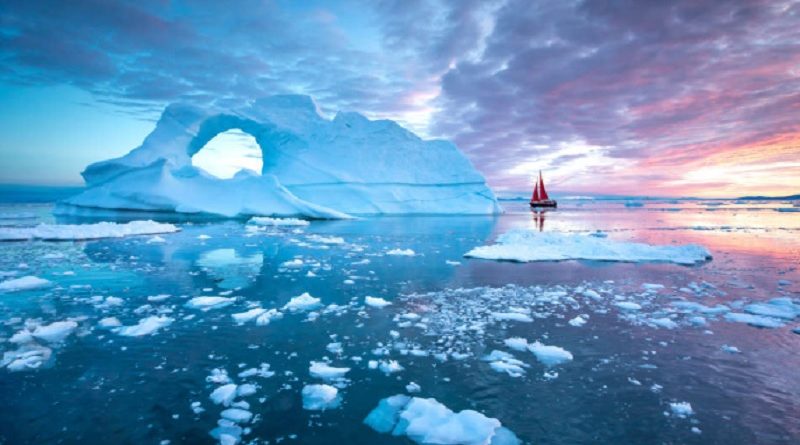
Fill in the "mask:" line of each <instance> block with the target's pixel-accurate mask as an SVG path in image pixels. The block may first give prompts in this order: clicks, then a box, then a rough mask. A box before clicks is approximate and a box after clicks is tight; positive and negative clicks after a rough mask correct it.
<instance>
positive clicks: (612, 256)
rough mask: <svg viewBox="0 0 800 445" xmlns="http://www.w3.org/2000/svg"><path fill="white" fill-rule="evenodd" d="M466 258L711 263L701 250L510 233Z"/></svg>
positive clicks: (553, 234)
mask: <svg viewBox="0 0 800 445" xmlns="http://www.w3.org/2000/svg"><path fill="white" fill-rule="evenodd" d="M464 256H466V257H469V258H482V259H488V260H504V261H517V262H531V261H561V260H595V261H624V262H651V261H652V262H671V263H677V264H684V265H691V264H698V263H702V262H705V261H708V260H709V259H711V253H709V251H708V250H707V249H706V248H705V247H702V246H698V245H695V244H687V245H683V246H655V245H650V244H643V243H634V242H625V241H614V240H610V239H606V238H596V237H591V236H586V235H582V234H568V233H558V232H532V231H529V230H521V229H515V230H510V231H508V232H506V233H504V234H502V235H500V236H499V237H497V240H496V241H495V244H493V245H488V246H480V247H476V248H474V249H472V250H470V251H469V252H467V253H466V254H465V255H464Z"/></svg>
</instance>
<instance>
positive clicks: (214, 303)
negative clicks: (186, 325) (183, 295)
mask: <svg viewBox="0 0 800 445" xmlns="http://www.w3.org/2000/svg"><path fill="white" fill-rule="evenodd" d="M234 301H236V298H235V297H194V298H192V299H191V300H189V301H187V302H186V307H188V308H192V309H200V310H201V311H203V312H205V311H210V310H212V309H220V308H223V307H225V306H228V305H230V304H233V302H234Z"/></svg>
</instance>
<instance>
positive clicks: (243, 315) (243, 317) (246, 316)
mask: <svg viewBox="0 0 800 445" xmlns="http://www.w3.org/2000/svg"><path fill="white" fill-rule="evenodd" d="M265 312H267V310H266V309H262V308H260V307H256V308H253V309H250V310H249V311H245V312H239V313H237V314H231V317H232V318H233V321H235V322H236V324H239V325H242V324H245V323H247V322H249V321H252V320H255V319H257V318H258V317H259V316H261V315H262V314H264V313H265Z"/></svg>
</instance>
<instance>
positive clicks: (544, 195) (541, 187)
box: [539, 170, 550, 201]
mask: <svg viewBox="0 0 800 445" xmlns="http://www.w3.org/2000/svg"><path fill="white" fill-rule="evenodd" d="M539 199H541V200H543V201H546V200H548V199H550V197H549V196H547V191H545V189H544V179H542V171H541V170H539Z"/></svg>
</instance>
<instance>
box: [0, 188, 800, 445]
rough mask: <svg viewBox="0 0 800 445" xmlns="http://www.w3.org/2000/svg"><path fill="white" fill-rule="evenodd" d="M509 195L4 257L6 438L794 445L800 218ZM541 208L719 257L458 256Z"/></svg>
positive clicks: (17, 209) (639, 239) (557, 223)
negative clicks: (489, 211) (486, 206)
mask: <svg viewBox="0 0 800 445" xmlns="http://www.w3.org/2000/svg"><path fill="white" fill-rule="evenodd" d="M521 204H522V205H516V204H514V203H513V202H512V203H508V202H505V203H504V207H505V208H506V209H507V210H509V212H508V213H507V214H504V215H501V216H495V217H486V216H472V217H458V218H453V217H436V216H421V215H420V216H413V217H411V216H409V217H379V218H371V217H368V218H361V219H352V220H338V221H319V220H311V221H310V222H307V223H298V222H292V224H289V223H288V222H286V221H283V222H276V221H272V220H262V221H260V222H256V221H249V220H247V219H244V218H243V219H241V220H236V221H232V220H217V221H197V220H193V221H191V222H187V221H184V220H181V219H171V220H170V223H171V224H173V225H174V226H176V227H177V228H178V229H180V230H179V231H178V232H174V233H169V234H162V235H159V237H160V238H161V239H160V240H155V241H153V237H154V236H153V235H148V236H130V237H121V238H105V239H96V240H72V241H69V242H57V243H54V242H49V241H43V240H28V241H24V242H11V243H2V244H1V245H0V249H2V255H0V283H4V282H8V281H10V280H19V279H24V280H23V281H22V282H18V284H22V285H13V286H12V285H8V286H9V288H13V289H14V291H7V292H0V393H2V394H3V397H2V398H0V400H1V401H2V402H0V409H3V412H4V413H5V415H3V416H0V419H1V420H0V443H14V444H17V443H19V444H28V443H50V442H55V441H62V442H65V443H84V442H86V441H92V442H96V443H161V442H162V441H166V440H169V441H170V443H171V444H178V443H198V444H203V443H207V444H213V443H226V444H228V443H238V444H248V443H252V444H263V443H267V442H268V443H271V444H275V443H280V444H290V443H303V444H329V443H381V444H383V443H386V444H398V445H399V444H409V443H424V441H426V440H427V441H429V442H434V441H435V442H438V443H489V444H494V445H500V444H502V443H516V442H515V440H519V442H520V443H526V444H527V443H531V444H539V443H681V444H684V443H685V444H705V443H725V444H751V443H776V444H784V443H785V444H793V443H796V440H795V439H796V438H797V437H800V429H799V428H798V425H797V422H796V416H797V408H796V407H797V406H799V405H800V382H798V379H797V378H795V376H794V374H795V373H793V372H791V371H792V370H794V369H800V358H798V355H797V351H798V348H800V335H798V334H797V333H795V332H800V310H799V309H800V306H798V305H800V274H799V273H798V269H797V264H798V263H800V237H798V235H800V221H798V220H797V218H796V213H795V214H792V213H784V212H776V211H774V209H773V208H772V207H768V206H766V205H764V206H762V207H759V205H756V204H738V203H736V202H726V203H723V204H722V205H714V206H708V205H706V204H705V203H704V202H695V201H686V202H684V201H681V202H677V203H674V202H660V203H659V202H652V201H647V202H645V204H644V205H643V206H641V207H625V205H624V201H616V202H602V203H597V202H591V201H584V202H571V201H569V200H560V201H559V205H560V206H561V208H559V210H558V211H556V212H547V213H544V214H533V215H532V214H531V213H530V211H529V210H528V209H527V208H526V207H525V206H524V203H521ZM515 205H516V207H515ZM50 209H51V207H49V206H47V207H37V206H35V205H17V206H11V207H8V208H5V207H3V206H2V205H0V225H2V227H13V228H26V227H28V228H31V227H36V226H38V225H39V224H42V223H44V224H61V223H69V224H77V223H85V222H86V221H81V220H80V219H78V220H68V221H62V220H54V219H53V218H52V217H50V216H47V215H48V212H49V210H50ZM708 209H713V210H708ZM3 215H10V216H9V217H8V218H4V217H3ZM20 215H23V216H25V215H27V216H26V217H25V218H18V216H20ZM542 217H544V218H545V219H546V221H545V222H544V227H543V232H541V233H542V234H548V233H554V234H558V235H564V236H568V235H577V236H585V235H588V234H595V236H592V238H596V239H600V240H612V241H614V242H621V243H628V242H636V243H645V244H648V245H653V246H667V247H678V246H685V245H692V244H693V245H699V246H704V247H705V248H706V249H708V251H709V252H711V253H712V254H713V259H712V260H710V261H703V262H700V263H697V264H693V265H691V266H688V267H687V265H685V264H676V263H673V262H635V263H632V262H598V261H593V260H590V261H584V260H570V261H559V262H554V261H534V262H522V263H520V262H506V261H484V260H478V259H471V258H463V254H464V253H465V252H469V251H470V250H472V249H474V248H476V247H480V246H486V245H492V244H493V243H494V240H495V239H496V238H497V237H498V236H499V235H501V234H504V233H509V232H513V231H515V230H523V229H524V230H529V231H530V230H535V231H536V232H537V235H538V233H539V232H538V230H539V224H540V222H541V221H542ZM169 218H171V217H169ZM96 222H97V221H94V222H93V223H96ZM116 222H117V223H125V221H124V220H119V221H116ZM598 230H600V231H601V232H600V233H602V234H604V235H606V236H604V237H597V236H596V234H597V233H598V232H597V231H598ZM390 252H394V253H397V252H403V253H404V254H402V255H397V254H394V253H390ZM411 252H413V255H412V254H410V253H411ZM456 262H459V263H460V264H458V266H457V267H454V264H453V263H456ZM25 277H36V280H33V279H31V278H25ZM38 280H43V281H42V282H40V281H38ZM26 283H27V285H26ZM388 400H393V401H394V402H395V403H394V404H390V403H389V402H388ZM412 401H413V403H412ZM381 406H383V407H384V408H385V409H384V410H378V412H377V414H374V415H373V414H370V413H375V412H376V411H374V410H376V408H378V407H381ZM368 416H369V417H368ZM401 416H402V417H403V419H405V420H401ZM365 418H371V419H372V420H374V422H373V421H369V422H368V423H364V420H365ZM375 425H378V427H377V428H375V427H374V426H375ZM395 431H396V434H393V432H395Z"/></svg>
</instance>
